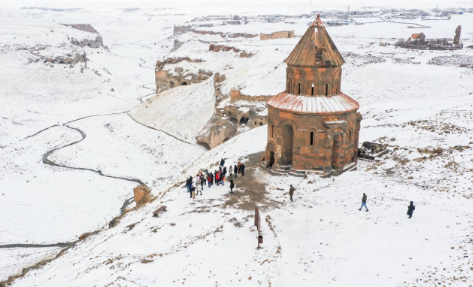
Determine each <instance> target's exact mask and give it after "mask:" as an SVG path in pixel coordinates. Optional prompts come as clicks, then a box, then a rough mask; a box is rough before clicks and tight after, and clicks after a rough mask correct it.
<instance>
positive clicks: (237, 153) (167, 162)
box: [0, 5, 473, 286]
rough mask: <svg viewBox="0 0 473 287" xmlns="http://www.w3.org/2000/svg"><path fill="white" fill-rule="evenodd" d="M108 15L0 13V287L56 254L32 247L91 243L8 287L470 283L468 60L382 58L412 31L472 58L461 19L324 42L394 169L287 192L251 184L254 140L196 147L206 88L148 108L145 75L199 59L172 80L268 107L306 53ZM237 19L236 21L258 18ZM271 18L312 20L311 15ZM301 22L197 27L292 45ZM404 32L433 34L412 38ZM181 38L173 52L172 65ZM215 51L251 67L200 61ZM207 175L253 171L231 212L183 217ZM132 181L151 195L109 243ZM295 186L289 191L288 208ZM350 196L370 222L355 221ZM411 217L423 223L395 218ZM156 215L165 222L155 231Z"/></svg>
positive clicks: (204, 205)
mask: <svg viewBox="0 0 473 287" xmlns="http://www.w3.org/2000/svg"><path fill="white" fill-rule="evenodd" d="M191 6H192V5H191ZM77 7H78V6H77ZM110 7H111V6H104V7H98V8H94V9H91V8H83V9H77V10H60V9H56V10H48V9H46V10H44V9H39V8H36V9H17V8H3V9H1V10H0V61H1V62H2V69H0V87H1V95H0V193H1V195H0V198H1V200H0V219H1V220H0V245H2V246H3V245H9V244H19V245H18V247H15V248H0V276H1V277H0V280H4V279H6V278H7V277H8V276H10V275H14V274H18V273H20V272H21V269H22V268H24V267H27V266H31V265H33V264H34V263H36V262H39V261H41V260H44V259H48V258H51V257H53V256H55V255H56V254H57V253H58V252H59V250H60V248H59V247H43V248H32V247H26V246H25V245H28V244H55V243H63V242H73V241H76V240H77V239H78V237H79V236H80V235H81V234H83V233H85V232H90V231H95V230H101V231H100V233H98V234H96V235H92V236H90V237H88V238H87V239H86V240H84V241H80V242H79V243H77V244H76V245H75V246H74V247H73V248H71V249H69V250H68V251H66V252H65V253H64V254H63V255H62V256H61V257H59V258H57V259H55V260H53V261H52V262H51V263H49V264H47V265H46V266H44V267H43V268H41V269H38V270H34V271H30V272H29V273H27V274H26V276H25V277H24V278H21V279H17V280H16V281H15V282H14V285H15V286H94V285H96V286H107V285H108V286H154V285H159V286H172V285H175V284H179V285H183V284H184V285H190V286H197V285H203V286H260V285H261V286H313V285H314V284H318V285H321V286H352V285H362V284H363V285H365V286H433V285H436V286H443V285H445V286H471V282H473V269H472V268H473V262H472V261H471V256H472V253H473V234H472V233H471V228H472V227H473V211H472V210H473V209H472V201H471V200H473V191H472V189H471V186H472V183H473V181H472V173H473V161H472V159H473V149H472V148H473V139H472V134H473V98H472V97H473V70H472V69H471V66H470V67H459V65H460V64H459V58H461V59H465V61H467V63H471V61H470V60H469V59H471V58H472V57H473V50H472V49H467V48H465V49H463V50H460V51H453V52H451V51H432V52H431V51H414V50H407V49H399V48H395V47H394V46H393V45H388V46H379V42H387V43H390V44H394V43H395V42H396V41H397V39H398V38H407V37H408V36H409V35H410V34H412V33H417V32H424V33H425V34H426V35H427V38H437V37H450V38H451V37H453V35H454V30H455V28H456V26H457V25H462V27H463V30H462V39H463V42H464V45H465V47H466V46H468V45H471V44H472V43H473V28H472V27H473V26H472V25H473V15H472V14H465V15H454V16H452V19H451V20H449V21H421V20H418V19H416V20H409V21H407V20H406V21H402V20H396V21H397V22H401V23H393V22H389V20H388V21H383V20H382V19H378V20H379V21H380V22H377V23H368V22H371V20H372V19H365V20H362V19H360V22H365V24H364V25H349V26H341V27H328V28H327V30H328V31H329V33H330V35H331V36H332V39H333V40H334V42H335V43H336V45H337V47H338V48H339V50H340V51H341V52H342V54H343V56H344V58H345V60H346V64H345V65H344V66H343V71H344V74H343V78H342V91H343V92H344V93H346V94H348V95H350V96H352V97H353V98H355V99H356V100H357V101H359V103H360V106H361V108H360V112H361V113H362V115H363V118H364V120H363V121H362V129H361V132H360V137H361V140H360V142H362V141H365V140H369V141H373V140H378V141H379V142H384V143H387V144H389V145H390V149H391V150H392V152H391V153H390V154H388V155H386V156H384V158H383V159H382V160H381V161H379V162H360V163H359V166H358V170H357V171H354V172H349V173H346V174H343V175H341V176H340V177H337V178H328V179H321V178H319V177H309V178H306V179H299V178H291V177H289V178H287V177H274V176H270V175H268V174H267V173H266V172H265V171H264V170H261V169H259V168H253V167H251V165H252V164H253V165H254V164H256V163H257V157H258V155H255V153H258V152H262V151H263V150H264V147H265V144H266V133H267V129H266V127H265V126H263V127H259V128H255V129H252V130H249V131H247V132H244V133H242V134H240V135H238V136H237V137H235V138H233V139H230V140H228V141H226V142H225V143H224V144H222V145H221V146H218V147H217V148H215V149H213V150H210V151H205V149H203V148H202V147H200V146H198V145H196V142H195V136H196V135H197V134H198V133H199V132H200V129H202V128H203V127H204V126H205V124H206V123H207V121H208V120H209V118H210V117H211V116H212V114H213V112H214V105H215V95H214V85H213V79H212V77H211V78H210V79H209V80H207V81H204V82H202V83H199V84H191V85H187V86H181V87H178V88H175V89H172V90H170V91H166V92H164V93H162V94H160V95H158V96H157V97H153V96H154V88H155V84H154V80H155V79H154V76H155V73H154V72H155V67H154V66H155V63H156V61H157V60H162V59H164V58H166V57H184V56H188V57H190V58H192V59H203V60H204V62H202V63H186V62H180V63H178V64H173V65H169V68H170V69H173V68H174V67H184V68H188V69H189V70H191V71H198V69H205V70H210V71H212V72H213V73H214V74H215V73H217V72H218V73H221V74H222V73H223V74H225V76H226V80H225V81H224V82H223V84H222V87H221V89H222V93H223V94H228V93H229V91H230V89H232V88H240V89H241V90H242V92H243V93H245V94H248V95H271V94H276V93H278V92H280V91H281V90H283V89H284V87H285V64H284V63H283V60H284V58H285V57H286V56H287V55H288V54H289V52H290V51H291V49H292V48H293V47H294V46H295V44H296V43H297V41H298V40H299V38H293V39H279V40H274V41H271V40H269V41H259V37H256V38H242V37H237V38H223V37H221V36H219V35H199V34H195V33H186V34H182V35H179V36H174V35H173V26H174V25H187V24H189V23H188V22H186V21H190V20H192V19H193V18H195V17H197V16H205V15H209V14H211V15H216V14H218V13H220V10H218V7H213V8H212V9H210V10H208V11H204V10H198V11H197V10H192V9H190V8H189V7H188V6H183V7H182V8H175V7H173V8H171V9H164V7H160V8H159V9H157V8H141V9H130V8H124V7H121V8H116V7H117V6H115V7H114V8H110ZM248 7H249V6H242V7H238V8H237V9H235V10H234V11H235V12H233V13H240V15H242V16H244V15H258V14H262V12H261V11H255V10H254V9H251V7H249V8H248ZM73 8H74V7H73ZM266 8H267V10H264V11H267V12H266V13H280V14H285V13H288V14H302V13H304V11H305V12H307V11H306V10H305V9H306V8H307V6H304V5H300V6H296V7H295V8H293V9H292V8H291V9H287V6H285V5H280V6H278V5H273V6H271V7H269V6H267V7H266ZM313 9H314V10H316V8H313ZM221 11H226V12H225V13H232V12H231V10H229V9H227V8H225V9H222V10H221ZM309 12H310V11H309ZM221 13H224V12H221ZM310 20H311V19H306V18H301V19H291V21H290V22H294V23H295V24H291V23H283V22H279V23H259V22H251V23H249V24H247V25H224V26H222V25H218V26H214V27H200V28H199V29H200V30H211V31H215V32H224V33H254V34H258V33H259V32H264V33H269V32H274V31H280V30H295V32H296V35H301V34H302V33H303V32H304V31H305V29H306V28H307V23H308V22H310ZM402 22H405V23H406V24H403V23H402ZM76 23H84V24H91V25H92V26H93V27H94V28H95V29H96V30H97V31H98V32H99V33H100V35H101V36H102V37H103V41H104V45H105V46H106V47H102V48H98V49H92V48H89V47H78V46H74V45H72V44H71V43H70V39H71V38H75V39H94V38H95V36H96V35H95V34H92V33H88V32H82V31H79V30H75V29H72V28H71V27H67V26H63V25H61V24H76ZM412 23H414V24H421V25H428V26H430V28H414V29H412V28H407V27H408V26H410V25H413V24H412ZM175 39H176V40H178V41H180V42H183V43H184V44H183V45H182V46H181V47H180V48H179V49H177V50H176V51H174V52H170V51H171V49H172V48H173V45H174V40H175ZM209 43H214V44H219V45H228V46H234V47H237V48H239V49H241V50H244V51H247V52H251V53H254V54H255V55H254V56H253V57H252V58H238V56H237V54H235V53H233V52H218V53H216V52H211V51H208V47H209ZM74 53H78V54H84V53H85V54H86V55H87V59H88V61H87V63H84V62H78V63H77V64H74V65H71V66H69V65H65V64H59V63H43V60H38V61H37V59H43V58H41V57H50V58H54V57H58V56H59V57H61V56H65V55H67V54H74ZM433 59H437V60H433ZM438 59H441V61H440V60H438ZM449 59H451V61H450V60H449ZM460 61H461V60H460ZM468 61H470V62H468ZM437 64H439V65H437ZM153 112H155V113H153ZM135 120H136V121H135ZM140 120H145V121H147V122H152V124H151V125H150V126H151V127H152V128H147V127H145V126H143V125H141V124H139V123H138V122H140ZM220 158H226V159H227V164H230V163H235V162H238V161H241V160H249V161H250V162H252V164H250V163H248V166H250V167H249V170H248V173H249V174H248V179H246V178H245V180H241V179H238V181H237V192H236V194H235V195H233V196H230V195H229V194H228V191H229V188H228V185H226V186H224V187H215V186H214V187H212V188H211V189H210V190H208V189H207V188H206V189H204V192H203V195H202V196H198V197H197V199H196V200H195V201H193V200H190V199H189V198H188V194H187V193H186V192H185V189H184V188H182V185H180V186H178V187H176V185H178V183H181V182H182V180H183V179H185V178H186V177H187V176H189V175H195V174H196V173H197V172H198V170H199V169H200V168H212V169H214V168H215V165H212V164H215V163H216V162H217V161H219V160H220ZM255 158H256V159H255ZM44 161H45V162H49V163H51V162H52V163H55V164H57V165H59V166H54V165H50V164H45V163H44ZM130 180H131V181H130ZM137 181H142V182H144V183H146V184H147V185H149V186H150V187H151V188H152V191H153V194H154V195H156V196H158V198H157V199H156V200H154V201H153V202H151V203H149V204H147V205H145V206H144V207H143V208H141V209H137V210H133V211H131V212H129V213H127V215H125V216H124V217H123V218H122V219H121V221H120V223H119V224H118V225H117V226H116V227H113V228H108V222H109V221H110V220H111V219H112V218H113V217H115V216H117V215H118V214H119V213H120V208H121V207H122V204H123V202H124V201H125V200H126V199H128V198H130V197H132V196H133V191H132V189H133V188H134V187H135V186H136V185H137ZM226 184H228V183H226ZM289 184H294V185H295V186H296V187H297V191H296V196H295V202H294V203H290V202H288V198H287V190H288V186H289ZM173 186H174V187H173ZM363 192H366V193H367V194H368V207H369V208H370V212H364V211H363V212H360V211H358V210H357V209H358V208H359V204H360V199H361V195H362V193H363ZM411 200H412V201H414V203H415V204H416V206H417V207H416V211H415V212H414V216H413V218H412V219H409V220H408V219H407V216H406V215H405V213H406V210H407V204H408V203H409V201H411ZM255 203H257V204H258V205H259V206H260V207H261V209H262V210H261V214H262V219H263V220H262V223H263V227H262V230H263V233H264V243H263V244H262V247H263V248H262V249H255V248H256V232H255V229H254V227H253V226H252V225H253V218H252V215H253V212H252V210H251V208H250V207H252V206H253V205H254V204H255ZM163 204H164V205H166V206H167V207H168V211H167V212H165V213H163V214H162V215H161V216H160V217H159V218H153V217H151V211H153V210H155V209H156V208H157V207H158V206H160V205H163ZM130 207H133V205H131V206H130ZM267 216H269V217H267ZM135 223H136V224H135ZM133 224H135V225H133ZM131 225H133V226H131ZM22 246H24V247H22ZM64 270H67V272H64ZM315 282H317V283H315Z"/></svg>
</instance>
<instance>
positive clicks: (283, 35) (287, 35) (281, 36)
mask: <svg viewBox="0 0 473 287" xmlns="http://www.w3.org/2000/svg"><path fill="white" fill-rule="evenodd" d="M284 38H294V30H292V31H279V32H274V33H271V34H264V33H260V34H259V39H260V40H261V41H263V40H273V39H284Z"/></svg>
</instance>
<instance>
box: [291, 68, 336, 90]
mask: <svg viewBox="0 0 473 287" xmlns="http://www.w3.org/2000/svg"><path fill="white" fill-rule="evenodd" d="M286 73H287V77H286V79H287V81H286V91H287V92H288V93H290V94H295V95H298V94H303V95H326V94H327V95H334V94H338V93H339V92H340V86H341V77H342V68H341V67H333V68H325V67H319V68H317V67H306V68H303V67H295V66H288V67H287V68H286ZM312 85H314V92H313V93H312ZM327 88H328V89H327ZM299 89H300V92H299Z"/></svg>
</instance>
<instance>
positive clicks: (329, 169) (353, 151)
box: [264, 15, 362, 175]
mask: <svg viewBox="0 0 473 287" xmlns="http://www.w3.org/2000/svg"><path fill="white" fill-rule="evenodd" d="M344 63H345V61H344V60H343V58H342V56H341V54H340V53H339V51H338V49H337V47H336V46H335V44H334V43H333V41H332V39H331V38H330V36H329V35H328V33H327V31H326V29H325V27H324V25H323V24H322V21H321V20H320V16H319V15H318V16H317V19H316V20H315V22H314V23H313V24H312V25H311V26H310V27H309V28H308V29H307V31H306V32H305V34H304V35H303V36H302V38H301V40H300V41H299V43H298V44H297V45H296V47H295V48H294V50H293V51H292V52H291V54H290V55H289V56H288V57H287V59H286V64H287V68H286V71H287V72H286V91H284V92H282V93H280V94H278V95H276V96H275V97H273V98H272V99H270V100H269V101H268V102H267V105H268V143H267V146H266V153H265V159H264V160H265V163H266V164H267V165H268V166H270V167H272V169H273V170H274V171H275V172H276V173H283V172H284V173H287V172H288V171H289V173H290V174H292V175H303V174H305V173H307V172H313V173H319V174H323V175H338V174H340V173H342V172H344V171H346V170H350V169H354V168H356V162H357V154H358V138H359V131H360V121H361V120H362V118H361V115H360V114H359V113H357V110H358V108H359V104H358V102H356V101H355V100H354V99H352V98H350V97H349V96H347V95H345V94H344V93H342V92H340V87H341V76H342V68H341V66H342V65H343V64H344Z"/></svg>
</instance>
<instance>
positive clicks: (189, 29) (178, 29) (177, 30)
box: [173, 25, 258, 38]
mask: <svg viewBox="0 0 473 287" xmlns="http://www.w3.org/2000/svg"><path fill="white" fill-rule="evenodd" d="M210 26H213V25H210ZM200 27H209V25H207V26H205V25H201V26H200ZM173 32H174V35H178V34H184V33H196V34H200V35H219V36H220V37H222V38H238V37H243V38H254V37H256V36H258V35H256V34H247V33H224V32H215V31H207V30H196V29H195V28H194V26H174V30H173Z"/></svg>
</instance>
